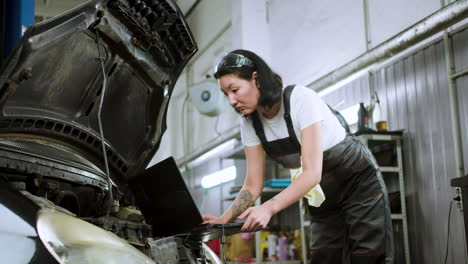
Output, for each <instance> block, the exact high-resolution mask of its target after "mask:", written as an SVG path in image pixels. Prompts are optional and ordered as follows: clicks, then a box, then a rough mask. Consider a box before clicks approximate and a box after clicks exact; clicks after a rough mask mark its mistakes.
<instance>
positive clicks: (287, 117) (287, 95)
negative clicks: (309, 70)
mask: <svg viewBox="0 0 468 264" xmlns="http://www.w3.org/2000/svg"><path fill="white" fill-rule="evenodd" d="M294 87H295V85H289V86H287V87H286V88H285V89H284V92H283V103H284V120H285V121H286V126H287V127H288V134H289V137H290V138H291V139H292V141H293V142H294V145H295V147H296V149H298V150H300V149H301V144H300V143H299V141H298V140H297V137H296V133H295V132H294V127H293V124H292V120H291V114H290V112H291V106H290V100H291V93H292V91H293V89H294Z"/></svg>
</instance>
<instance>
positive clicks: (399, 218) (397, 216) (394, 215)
mask: <svg viewBox="0 0 468 264" xmlns="http://www.w3.org/2000/svg"><path fill="white" fill-rule="evenodd" d="M392 219H394V220H401V219H403V215H402V214H392Z"/></svg>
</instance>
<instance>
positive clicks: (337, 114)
mask: <svg viewBox="0 0 468 264" xmlns="http://www.w3.org/2000/svg"><path fill="white" fill-rule="evenodd" d="M327 106H328V108H330V111H332V113H333V114H335V116H336V118H337V119H338V121H339V122H340V124H341V126H342V127H344V129H345V130H346V135H351V130H350V129H349V124H348V122H346V119H345V118H344V117H343V116H342V115H341V114H340V112H338V111H336V110H335V109H333V108H332V107H331V106H330V105H329V104H327Z"/></svg>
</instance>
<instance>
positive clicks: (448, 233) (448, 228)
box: [444, 200, 453, 264]
mask: <svg viewBox="0 0 468 264" xmlns="http://www.w3.org/2000/svg"><path fill="white" fill-rule="evenodd" d="M452 202H453V200H450V207H449V213H448V223H447V245H446V248H445V262H444V263H445V264H447V259H448V249H449V239H450V215H451V214H452Z"/></svg>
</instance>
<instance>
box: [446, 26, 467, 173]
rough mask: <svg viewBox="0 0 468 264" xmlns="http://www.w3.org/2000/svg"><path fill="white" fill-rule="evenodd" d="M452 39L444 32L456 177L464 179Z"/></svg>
mask: <svg viewBox="0 0 468 264" xmlns="http://www.w3.org/2000/svg"><path fill="white" fill-rule="evenodd" d="M451 47H452V46H451V43H450V38H449V35H448V32H447V31H445V32H444V48H445V60H446V63H447V75H448V76H449V78H448V85H449V100H450V117H451V120H452V137H453V148H454V152H455V166H456V168H457V171H456V177H462V176H463V175H464V174H465V168H464V165H463V149H462V136H461V127H460V114H459V107H458V92H457V83H456V81H455V78H451V76H452V75H453V73H454V72H455V64H454V62H453V50H452V48H451Z"/></svg>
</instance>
